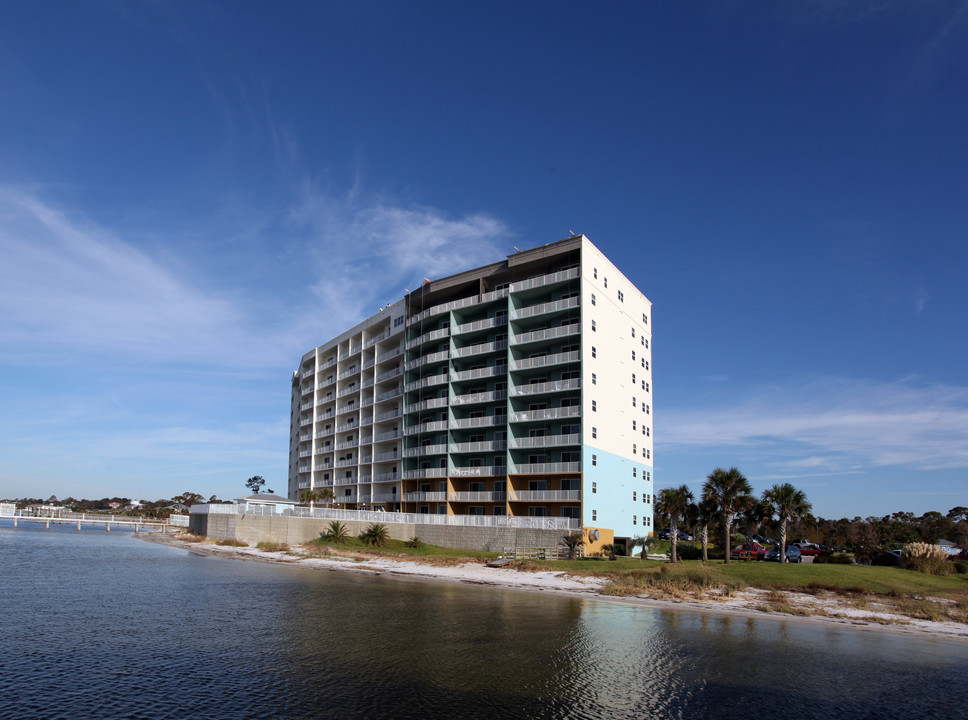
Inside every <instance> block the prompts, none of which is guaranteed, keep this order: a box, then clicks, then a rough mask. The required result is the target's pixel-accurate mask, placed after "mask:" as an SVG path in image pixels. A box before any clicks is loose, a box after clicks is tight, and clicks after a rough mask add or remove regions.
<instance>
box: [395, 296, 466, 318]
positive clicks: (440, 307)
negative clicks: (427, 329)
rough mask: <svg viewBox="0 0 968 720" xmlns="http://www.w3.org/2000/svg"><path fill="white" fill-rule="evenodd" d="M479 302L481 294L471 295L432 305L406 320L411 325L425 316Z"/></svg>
mask: <svg viewBox="0 0 968 720" xmlns="http://www.w3.org/2000/svg"><path fill="white" fill-rule="evenodd" d="M479 302H481V296H479V295H472V296H471V297H466V298H461V299H460V300H451V301H450V302H447V303H442V304H440V305H434V306H433V307H429V308H427V309H426V310H424V311H423V312H419V313H417V314H416V315H414V316H413V317H412V318H410V320H408V321H407V325H413V324H414V323H418V322H420V321H421V320H424V319H425V318H429V317H433V316H434V315H441V314H443V313H449V312H450V311H451V310H459V309H460V308H465V307H470V306H471V305H477V304H478V303H479Z"/></svg>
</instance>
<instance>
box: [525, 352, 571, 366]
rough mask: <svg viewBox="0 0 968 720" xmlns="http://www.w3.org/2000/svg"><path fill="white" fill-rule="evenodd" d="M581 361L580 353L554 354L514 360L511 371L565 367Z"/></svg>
mask: <svg viewBox="0 0 968 720" xmlns="http://www.w3.org/2000/svg"><path fill="white" fill-rule="evenodd" d="M579 360H581V353H579V352H564V353H554V354H553V355H542V356H541V357H534V358H526V359H523V360H512V361H511V369H512V370H528V369H530V368H540V367H548V366H549V365H563V364H565V363H570V362H578V361H579Z"/></svg>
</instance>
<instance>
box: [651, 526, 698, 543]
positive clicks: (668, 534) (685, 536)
mask: <svg viewBox="0 0 968 720" xmlns="http://www.w3.org/2000/svg"><path fill="white" fill-rule="evenodd" d="M671 539H672V530H671V529H670V528H666V529H664V530H659V540H671ZM679 539H680V540H686V541H688V540H693V539H694V538H693V537H692V535H690V534H689V533H687V532H686V531H685V530H683V529H682V528H679Z"/></svg>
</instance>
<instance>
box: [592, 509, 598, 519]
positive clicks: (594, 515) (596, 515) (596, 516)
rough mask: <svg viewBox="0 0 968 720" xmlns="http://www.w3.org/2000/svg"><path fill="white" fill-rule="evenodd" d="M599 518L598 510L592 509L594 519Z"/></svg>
mask: <svg viewBox="0 0 968 720" xmlns="http://www.w3.org/2000/svg"><path fill="white" fill-rule="evenodd" d="M596 520H598V510H592V521H593V522H594V521H596Z"/></svg>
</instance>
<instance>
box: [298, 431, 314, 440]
mask: <svg viewBox="0 0 968 720" xmlns="http://www.w3.org/2000/svg"><path fill="white" fill-rule="evenodd" d="M312 439H313V435H312V433H303V434H302V435H300V436H299V442H306V441H307V440H312Z"/></svg>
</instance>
